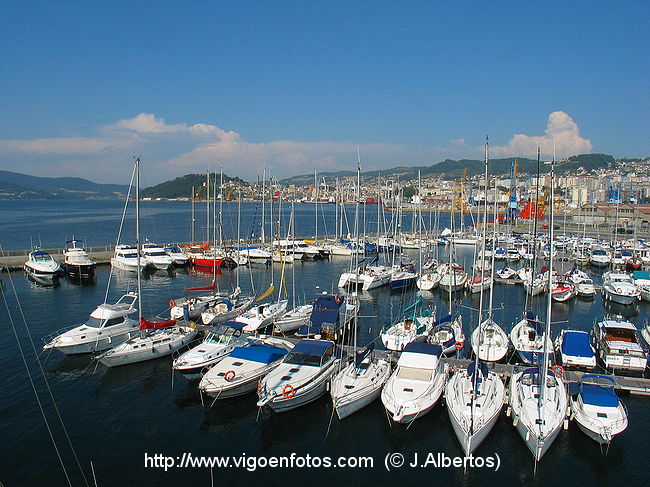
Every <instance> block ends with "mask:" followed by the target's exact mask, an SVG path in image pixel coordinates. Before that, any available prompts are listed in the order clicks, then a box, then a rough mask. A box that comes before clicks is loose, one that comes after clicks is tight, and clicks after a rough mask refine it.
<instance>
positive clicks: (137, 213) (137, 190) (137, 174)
mask: <svg viewBox="0 0 650 487" xmlns="http://www.w3.org/2000/svg"><path fill="white" fill-rule="evenodd" d="M135 247H136V253H137V265H138V272H137V273H136V274H137V282H138V323H140V322H141V321H142V282H141V281H142V277H141V275H140V274H141V272H142V269H141V268H140V158H139V157H136V158H135ZM141 333H143V334H144V332H141Z"/></svg>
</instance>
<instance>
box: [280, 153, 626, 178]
mask: <svg viewBox="0 0 650 487" xmlns="http://www.w3.org/2000/svg"><path fill="white" fill-rule="evenodd" d="M513 160H517V162H518V164H519V170H518V171H519V174H522V173H528V174H535V173H536V172H537V160H536V159H528V158H526V157H514V158H513V157H509V158H506V159H490V174H492V175H502V174H503V175H507V174H509V172H510V165H511V164H512V161H513ZM614 163H615V159H614V157H612V156H610V155H608V154H581V155H578V156H572V157H569V159H567V160H566V161H562V162H560V163H558V164H557V165H556V167H555V170H556V172H557V173H558V174H563V173H567V172H570V171H576V170H577V169H578V168H580V167H583V168H584V169H585V170H587V171H590V170H594V169H600V168H604V167H606V166H607V165H608V164H614ZM465 169H467V176H469V177H471V176H475V175H478V174H483V171H484V161H479V160H472V159H461V160H460V161H454V160H451V159H446V160H444V161H442V162H439V163H437V164H433V165H431V166H409V167H395V168H391V169H382V170H380V171H366V172H362V173H361V176H362V180H363V181H364V182H368V181H371V180H376V179H377V177H378V176H381V177H382V179H387V178H389V179H395V178H397V177H399V178H400V180H402V181H405V180H414V179H416V178H417V177H418V170H419V171H420V175H421V177H423V178H425V177H429V176H439V177H442V178H444V179H458V178H459V177H462V176H463V173H464V171H465ZM549 171H550V166H548V165H542V167H541V172H549ZM355 174H356V172H355V171H339V172H321V173H318V176H319V178H320V179H321V180H322V178H323V177H324V178H325V179H326V181H328V182H331V181H332V180H333V179H334V178H336V177H350V176H354V175H355ZM280 183H282V184H295V185H296V186H307V185H310V184H314V175H313V174H304V175H301V176H293V177H290V178H286V179H283V180H281V181H280Z"/></svg>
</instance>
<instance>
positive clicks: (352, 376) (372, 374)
mask: <svg viewBox="0 0 650 487" xmlns="http://www.w3.org/2000/svg"><path fill="white" fill-rule="evenodd" d="M357 156H358V157H359V152H358V148H357ZM359 159H360V157H359ZM360 188H361V163H360V161H359V162H358V164H357V185H356V198H355V199H356V201H357V205H356V211H355V216H354V234H355V238H357V237H358V234H359V195H360V191H361V189H360ZM358 260H359V259H358V257H357V256H353V257H352V258H351V259H350V267H358ZM355 261H357V262H355ZM354 294H356V293H353V295H354ZM353 298H354V299H356V296H353ZM352 323H353V327H352V330H351V331H350V334H349V336H351V337H352V343H351V345H352V347H353V350H355V351H356V349H357V326H358V320H357V309H356V308H355V310H354V316H353V318H352ZM373 348H374V345H373V344H371V345H370V346H368V347H366V348H365V349H364V350H361V351H358V352H355V355H354V360H352V361H351V362H349V363H348V364H347V365H346V366H344V367H343V368H342V369H341V370H340V371H339V372H338V373H337V374H336V375H334V377H332V382H331V387H330V396H331V397H332V405H333V406H334V410H335V411H336V414H337V416H338V417H339V419H343V418H346V417H347V416H350V415H351V414H353V413H355V412H357V411H359V410H360V409H362V408H364V407H365V406H367V405H368V404H370V403H371V402H373V401H374V400H375V399H377V398H378V397H379V395H380V394H381V389H382V387H383V386H384V384H385V383H386V381H387V380H388V377H389V376H390V363H388V362H387V361H386V360H380V359H376V358H375V357H374V356H373V353H372V351H373Z"/></svg>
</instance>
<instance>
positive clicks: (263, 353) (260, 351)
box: [230, 345, 287, 364]
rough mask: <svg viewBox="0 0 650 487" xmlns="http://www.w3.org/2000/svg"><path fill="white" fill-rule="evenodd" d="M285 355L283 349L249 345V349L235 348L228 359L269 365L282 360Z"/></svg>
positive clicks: (285, 352)
mask: <svg viewBox="0 0 650 487" xmlns="http://www.w3.org/2000/svg"><path fill="white" fill-rule="evenodd" d="M286 354H287V351H286V350H285V349H284V348H280V347H274V346H273V345H251V346H249V347H235V348H234V349H233V351H232V353H231V354H230V357H232V358H240V359H242V360H251V361H253V362H259V363H261V364H270V363H272V362H276V361H278V360H280V359H282V358H283V357H284V356H285V355H286Z"/></svg>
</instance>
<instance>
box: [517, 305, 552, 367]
mask: <svg viewBox="0 0 650 487" xmlns="http://www.w3.org/2000/svg"><path fill="white" fill-rule="evenodd" d="M510 341H511V342H512V346H513V347H514V349H515V351H516V352H517V355H519V358H520V359H521V361H522V362H523V363H525V364H529V365H537V364H539V363H540V362H541V360H542V356H543V355H544V346H546V347H547V350H551V349H552V348H553V343H552V341H551V338H550V337H546V336H545V333H544V327H543V324H542V323H541V322H540V321H539V319H538V318H537V315H536V314H535V313H533V312H532V311H527V312H526V314H525V316H524V317H523V318H522V319H521V320H520V321H519V322H518V323H517V324H516V325H515V326H514V327H513V328H512V330H511V331H510Z"/></svg>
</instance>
